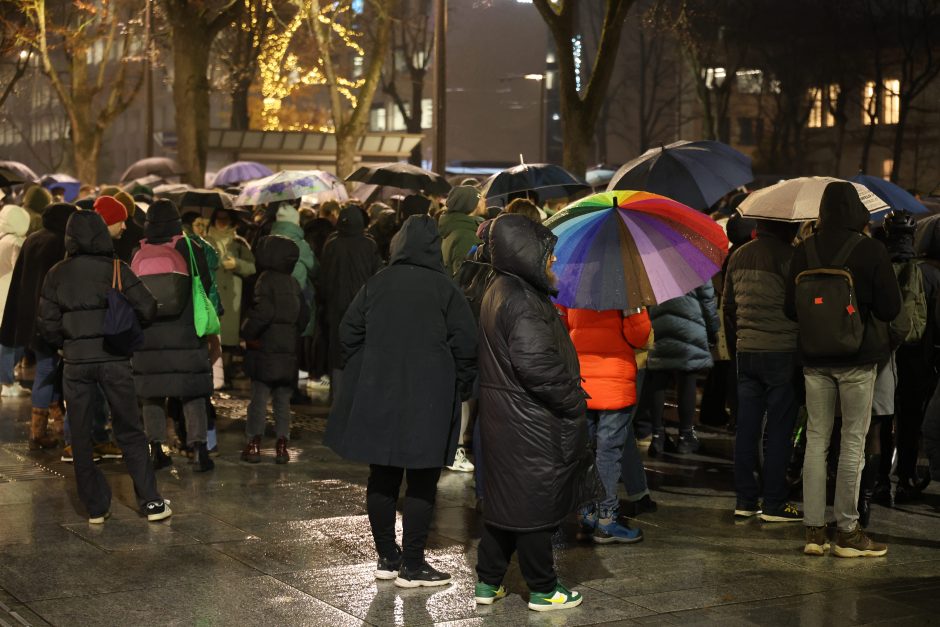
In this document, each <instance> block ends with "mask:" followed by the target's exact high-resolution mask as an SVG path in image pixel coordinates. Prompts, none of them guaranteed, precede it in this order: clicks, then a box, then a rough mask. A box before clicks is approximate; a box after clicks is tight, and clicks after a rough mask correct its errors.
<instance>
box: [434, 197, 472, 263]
mask: <svg viewBox="0 0 940 627" xmlns="http://www.w3.org/2000/svg"><path fill="white" fill-rule="evenodd" d="M479 226H480V220H478V219H477V218H474V217H471V216H469V215H467V214H465V213H452V212H450V211H448V212H446V213H444V215H442V216H441V219H440V220H439V221H438V224H437V227H438V229H439V230H440V232H441V253H443V255H444V268H445V269H446V271H447V273H448V275H450V276H451V277H454V276H456V275H457V271H458V270H460V266H461V265H462V264H463V262H464V261H466V259H467V254H468V253H469V252H470V249H471V248H473V247H474V246H476V245H477V244H479V243H480V238H479V237H477V228H478V227H479Z"/></svg>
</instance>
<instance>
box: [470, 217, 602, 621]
mask: <svg viewBox="0 0 940 627" xmlns="http://www.w3.org/2000/svg"><path fill="white" fill-rule="evenodd" d="M556 241H557V238H556V237H555V235H553V234H552V232H551V231H550V230H548V229H547V228H545V227H544V226H542V225H540V224H536V223H535V222H532V221H531V220H529V219H528V218H526V217H525V216H522V215H516V214H505V215H500V216H499V217H497V218H496V219H495V220H494V221H493V223H492V225H491V227H490V236H489V239H488V240H487V246H488V248H489V253H490V258H491V260H492V264H493V268H494V269H495V270H496V272H497V274H496V276H495V278H494V279H493V281H492V283H491V284H490V286H489V288H488V289H487V291H486V295H485V296H484V297H483V303H482V307H481V310H480V330H481V333H482V337H481V339H480V351H479V360H480V363H479V367H480V401H479V403H480V407H479V421H480V431H481V435H482V440H483V451H482V453H483V473H484V481H485V484H486V498H485V501H484V503H485V505H484V507H483V521H484V523H485V524H484V528H483V535H482V539H481V541H480V547H479V552H478V563H477V575H478V576H479V579H480V583H478V584H477V595H476V596H477V597H478V598H486V597H491V598H492V599H495V598H497V597H498V596H500V594H501V593H502V594H505V592H504V590H503V589H502V580H503V576H504V575H505V573H506V569H507V567H508V565H509V560H510V559H511V557H512V554H513V552H514V551H518V553H519V566H520V569H521V570H522V576H523V577H524V578H525V580H526V583H527V584H528V586H529V590H530V598H529V600H530V603H529V606H530V607H533V608H534V609H539V607H542V608H543V609H544V606H545V605H547V604H554V605H558V606H562V607H571V606H574V605H578V604H580V603H581V599H582V597H581V595H580V594H579V593H577V592H573V591H569V590H567V589H566V588H565V587H564V586H562V585H560V584H559V583H558V579H557V577H556V575H555V569H554V563H553V558H552V542H551V538H552V534H553V533H554V532H555V530H556V529H557V528H558V526H559V525H560V524H561V522H562V520H564V518H565V517H566V516H567V515H568V514H569V513H571V512H572V511H574V510H575V509H576V508H577V506H578V505H580V504H581V503H584V502H586V501H588V500H591V499H593V498H594V494H593V492H591V493H590V494H589V493H587V492H586V491H585V490H584V489H583V487H584V486H583V479H584V478H585V477H586V476H587V470H588V469H589V468H590V466H591V464H592V459H591V457H592V456H593V454H592V452H591V450H590V448H589V447H588V432H587V422H586V419H585V412H586V410H587V405H586V403H585V398H586V396H587V395H586V394H585V393H584V390H582V389H581V385H580V381H581V376H580V368H579V365H578V354H577V352H576V351H575V348H574V345H573V344H572V343H571V338H570V337H569V335H568V332H567V331H566V330H565V327H564V325H563V324H562V321H561V318H560V316H559V313H558V311H557V310H556V309H555V307H554V305H552V301H551V298H550V297H551V296H552V295H553V294H554V293H555V289H554V275H552V274H551V263H552V261H554V256H553V255H552V251H553V249H554V247H555V242H556ZM481 593H482V594H481ZM548 599H551V601H549V600H548ZM483 602H487V601H483ZM489 602H492V600H490V601H489ZM536 606H539V607H536Z"/></svg>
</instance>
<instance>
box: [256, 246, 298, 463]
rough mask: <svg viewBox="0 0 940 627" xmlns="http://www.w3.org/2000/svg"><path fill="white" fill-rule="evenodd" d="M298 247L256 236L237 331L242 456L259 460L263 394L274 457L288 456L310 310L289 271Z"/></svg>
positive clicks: (280, 459)
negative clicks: (243, 408)
mask: <svg viewBox="0 0 940 627" xmlns="http://www.w3.org/2000/svg"><path fill="white" fill-rule="evenodd" d="M299 258H300V249H299V248H298V247H297V244H295V243H294V242H293V241H292V240H290V239H289V238H287V237H283V236H280V235H268V236H265V237H263V238H261V239H260V240H258V245H257V247H256V250H255V265H256V266H257V267H258V270H259V271H260V274H259V275H258V278H257V281H256V282H255V289H254V295H253V299H254V300H253V303H252V306H251V309H249V310H248V312H247V313H246V314H245V320H244V321H243V322H242V328H241V336H242V338H244V339H245V342H246V345H247V347H248V357H247V362H246V367H245V369H246V371H247V373H248V377H249V378H250V379H251V402H250V403H249V404H248V422H247V424H246V425H245V432H246V435H247V436H248V444H247V446H246V447H245V450H244V451H243V452H242V460H243V461H246V462H250V463H257V462H260V461H261V435H262V434H263V433H264V417H265V413H266V411H267V408H268V397H271V399H272V403H273V405H274V421H275V426H276V429H277V445H276V446H275V458H274V461H275V462H277V463H278V464H286V463H287V462H288V461H289V460H290V457H289V455H288V452H287V440H288V439H289V438H290V397H291V393H292V392H293V390H294V388H295V387H296V386H297V342H298V340H299V338H300V334H301V333H302V332H303V330H304V328H305V327H306V325H307V320H308V319H309V318H310V312H309V310H308V308H307V304H306V301H305V300H304V298H303V295H302V294H301V291H300V285H299V284H298V283H297V280H296V279H295V278H294V277H293V276H291V272H292V271H293V270H294V265H295V264H296V263H297V259H299Z"/></svg>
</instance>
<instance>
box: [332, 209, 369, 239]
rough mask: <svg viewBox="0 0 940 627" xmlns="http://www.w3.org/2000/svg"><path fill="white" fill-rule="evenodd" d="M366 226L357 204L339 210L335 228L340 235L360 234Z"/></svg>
mask: <svg viewBox="0 0 940 627" xmlns="http://www.w3.org/2000/svg"><path fill="white" fill-rule="evenodd" d="M365 228H366V221H365V217H364V216H363V214H362V209H360V208H359V206H358V205H350V206H349V207H345V208H343V210H342V211H340V212H339V220H337V221H336V230H337V231H339V234H340V235H360V234H361V233H362V232H363V231H364V230H365Z"/></svg>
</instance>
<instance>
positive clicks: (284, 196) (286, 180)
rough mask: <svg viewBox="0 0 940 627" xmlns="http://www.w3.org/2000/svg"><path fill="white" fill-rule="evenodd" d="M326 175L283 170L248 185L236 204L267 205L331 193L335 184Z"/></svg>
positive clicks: (240, 205) (309, 171)
mask: <svg viewBox="0 0 940 627" xmlns="http://www.w3.org/2000/svg"><path fill="white" fill-rule="evenodd" d="M324 174H327V173H326V172H322V171H320V170H283V171H281V172H278V173H277V174H272V175H271V176H267V177H265V178H263V179H258V180H257V181H252V182H250V183H248V184H246V185H245V188H244V189H243V190H242V193H241V194H240V195H239V196H238V198H237V199H236V200H235V204H236V205H237V206H239V207H246V206H251V205H266V204H268V203H272V202H281V201H285V200H294V199H296V198H302V197H303V196H309V195H310V194H318V193H320V192H325V191H329V190H331V189H332V186H333V183H332V181H331V180H330V178H326V177H324V176H323V175H324ZM328 176H331V175H328Z"/></svg>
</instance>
